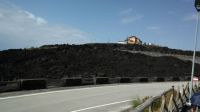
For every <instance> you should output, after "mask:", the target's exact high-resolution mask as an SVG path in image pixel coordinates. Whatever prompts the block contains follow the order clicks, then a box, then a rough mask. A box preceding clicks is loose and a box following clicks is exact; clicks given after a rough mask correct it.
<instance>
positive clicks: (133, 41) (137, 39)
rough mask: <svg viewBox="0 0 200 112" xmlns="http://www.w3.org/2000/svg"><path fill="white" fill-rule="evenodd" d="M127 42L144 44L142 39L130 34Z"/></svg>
mask: <svg viewBox="0 0 200 112" xmlns="http://www.w3.org/2000/svg"><path fill="white" fill-rule="evenodd" d="M127 44H142V41H141V40H140V39H139V38H137V37H136V36H130V37H128V38H127Z"/></svg>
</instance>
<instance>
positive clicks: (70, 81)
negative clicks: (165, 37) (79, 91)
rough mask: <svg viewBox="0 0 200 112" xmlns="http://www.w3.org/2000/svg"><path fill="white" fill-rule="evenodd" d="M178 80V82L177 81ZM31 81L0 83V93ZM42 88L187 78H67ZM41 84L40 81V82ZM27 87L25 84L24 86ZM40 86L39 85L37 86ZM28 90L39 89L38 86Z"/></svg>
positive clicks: (34, 83)
mask: <svg viewBox="0 0 200 112" xmlns="http://www.w3.org/2000/svg"><path fill="white" fill-rule="evenodd" d="M179 79H180V80H179ZM30 80H32V82H31V85H33V86H35V85H37V84H38V83H39V82H37V80H39V79H19V80H16V81H0V92H6V91H16V90H20V89H22V88H23V87H22V86H23V85H24V84H25V82H27V81H29V82H30ZM45 80H46V81H43V85H44V87H42V88H55V87H63V86H83V85H96V84H114V83H147V82H165V81H186V80H188V77H187V76H185V77H179V78H177V77H112V78H110V77H68V78H63V79H45ZM23 82H24V83H23ZM40 82H41V81H40ZM26 85H27V84H26ZM38 85H41V84H38ZM30 89H40V87H39V86H37V87H35V88H31V87H30Z"/></svg>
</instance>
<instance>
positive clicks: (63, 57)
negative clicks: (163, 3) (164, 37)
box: [0, 44, 200, 80]
mask: <svg viewBox="0 0 200 112" xmlns="http://www.w3.org/2000/svg"><path fill="white" fill-rule="evenodd" d="M120 50H136V51H150V52H159V53H166V54H178V55H187V56H191V55H192V52H191V51H183V50H176V49H169V48H167V47H158V46H145V45H119V44H85V45H46V46H41V47H39V48H31V49H10V50H5V51H0V78H1V80H15V79H26V78H52V79H61V78H63V77H80V76H82V77H87V76H94V75H95V76H98V77H155V76H157V77H168V76H186V75H188V74H189V73H190V72H191V61H185V60H180V59H178V58H175V57H172V56H162V57H152V56H148V55H144V54H140V53H135V54H133V53H129V52H122V51H120ZM197 55H198V56H200V53H199V52H197ZM199 67H200V65H199V64H196V68H199ZM195 73H196V74H199V73H200V69H195Z"/></svg>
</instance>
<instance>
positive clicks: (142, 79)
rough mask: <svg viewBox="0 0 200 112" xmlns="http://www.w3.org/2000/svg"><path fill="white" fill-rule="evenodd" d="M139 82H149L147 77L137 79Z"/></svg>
mask: <svg viewBox="0 0 200 112" xmlns="http://www.w3.org/2000/svg"><path fill="white" fill-rule="evenodd" d="M139 82H149V78H147V77H142V78H140V79H139Z"/></svg>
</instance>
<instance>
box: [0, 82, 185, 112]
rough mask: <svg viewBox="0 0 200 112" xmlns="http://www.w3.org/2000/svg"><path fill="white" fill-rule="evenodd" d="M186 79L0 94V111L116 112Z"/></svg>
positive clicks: (180, 84) (180, 83)
mask: <svg viewBox="0 0 200 112" xmlns="http://www.w3.org/2000/svg"><path fill="white" fill-rule="evenodd" d="M182 84H186V82H163V83H134V84H122V85H106V86H104V85H102V86H99V87H89V88H77V89H67V90H57V91H48V92H40V93H31V94H24V95H17V96H7V97H0V111H1V112H115V110H118V109H120V108H125V107H126V106H128V105H130V102H131V101H132V100H133V99H137V98H138V97H140V98H142V97H145V96H155V95H157V94H159V93H161V92H163V91H165V90H167V89H169V88H171V86H172V85H174V86H176V87H177V86H178V85H179V86H182Z"/></svg>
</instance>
